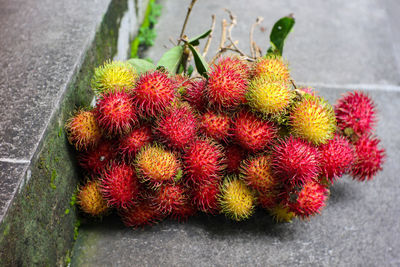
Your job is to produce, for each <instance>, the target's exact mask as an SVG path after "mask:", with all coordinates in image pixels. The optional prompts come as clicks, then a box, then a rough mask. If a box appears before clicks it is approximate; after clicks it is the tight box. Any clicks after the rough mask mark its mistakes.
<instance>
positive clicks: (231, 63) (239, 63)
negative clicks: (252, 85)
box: [218, 56, 251, 79]
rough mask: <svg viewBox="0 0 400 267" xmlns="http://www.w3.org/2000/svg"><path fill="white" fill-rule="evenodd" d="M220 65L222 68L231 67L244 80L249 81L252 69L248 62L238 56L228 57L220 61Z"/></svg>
mask: <svg viewBox="0 0 400 267" xmlns="http://www.w3.org/2000/svg"><path fill="white" fill-rule="evenodd" d="M218 65H219V66H221V67H229V68H231V69H232V70H234V71H235V72H237V73H239V74H240V76H241V77H242V78H243V79H249V78H250V74H251V69H250V66H249V64H247V62H246V60H242V59H240V58H239V57H237V56H227V57H221V58H219V59H218Z"/></svg>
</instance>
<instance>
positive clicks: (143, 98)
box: [133, 71, 175, 117]
mask: <svg viewBox="0 0 400 267" xmlns="http://www.w3.org/2000/svg"><path fill="white" fill-rule="evenodd" d="M133 92H134V103H135V106H137V107H138V110H139V113H140V114H141V115H142V116H144V117H146V116H153V117H154V116H156V115H157V114H158V113H161V112H163V111H164V110H165V109H166V108H167V107H168V106H169V105H170V104H171V103H172V101H173V100H174V99H175V89H174V84H173V82H172V80H171V79H170V78H168V76H167V74H165V73H162V72H160V71H153V72H148V73H145V74H142V75H141V76H140V78H139V80H138V82H137V84H136V87H135V89H134V90H133Z"/></svg>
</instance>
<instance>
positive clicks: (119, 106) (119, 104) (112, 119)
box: [96, 91, 137, 136]
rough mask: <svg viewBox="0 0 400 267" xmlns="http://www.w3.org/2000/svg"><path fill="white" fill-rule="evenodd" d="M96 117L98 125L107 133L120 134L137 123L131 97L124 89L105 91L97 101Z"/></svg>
mask: <svg viewBox="0 0 400 267" xmlns="http://www.w3.org/2000/svg"><path fill="white" fill-rule="evenodd" d="M96 117H97V121H98V123H99V126H100V127H101V128H103V129H104V130H105V131H106V133H107V134H109V135H111V136H112V135H122V134H124V133H127V132H129V131H130V130H131V128H132V126H133V125H134V124H136V123H137V115H136V109H135V107H134V106H133V101H132V97H131V96H130V95H129V94H128V93H126V92H124V91H116V92H110V93H106V94H104V95H102V96H101V98H100V99H99V101H98V103H97V108H96Z"/></svg>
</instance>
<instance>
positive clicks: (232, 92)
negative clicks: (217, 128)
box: [206, 60, 247, 110]
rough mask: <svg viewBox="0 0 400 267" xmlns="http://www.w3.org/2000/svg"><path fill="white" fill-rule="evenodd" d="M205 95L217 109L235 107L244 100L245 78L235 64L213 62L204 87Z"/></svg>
mask: <svg viewBox="0 0 400 267" xmlns="http://www.w3.org/2000/svg"><path fill="white" fill-rule="evenodd" d="M206 88H207V89H206V90H207V91H206V94H207V97H208V99H209V101H210V103H211V104H212V105H214V106H215V107H217V108H218V109H219V110H223V109H226V108H228V109H232V108H236V107H238V106H239V105H241V104H243V103H245V102H246V98H245V94H246V90H247V79H246V77H245V75H243V72H242V71H241V70H239V69H238V67H237V66H236V65H229V64H226V63H225V61H224V60H222V61H221V64H220V63H218V64H214V65H213V66H212V67H211V71H210V73H209V78H208V84H207V87H206Z"/></svg>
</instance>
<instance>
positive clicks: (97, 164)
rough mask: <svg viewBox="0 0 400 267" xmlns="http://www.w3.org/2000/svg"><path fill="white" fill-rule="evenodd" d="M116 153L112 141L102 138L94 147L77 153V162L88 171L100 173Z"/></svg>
mask: <svg viewBox="0 0 400 267" xmlns="http://www.w3.org/2000/svg"><path fill="white" fill-rule="evenodd" d="M117 154H118V152H117V150H116V149H115V147H114V143H113V142H111V141H108V140H102V141H100V143H99V144H98V145H97V146H96V147H95V148H93V149H91V150H88V151H86V152H84V153H81V154H79V155H78V163H79V165H80V166H81V167H82V168H84V169H85V170H86V171H88V172H89V173H93V174H100V173H101V172H102V171H103V170H104V169H105V167H106V166H108V165H109V163H110V162H111V161H113V160H115V159H116V157H117Z"/></svg>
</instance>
